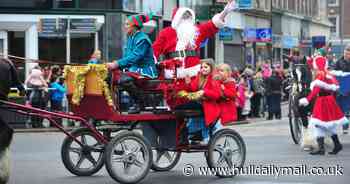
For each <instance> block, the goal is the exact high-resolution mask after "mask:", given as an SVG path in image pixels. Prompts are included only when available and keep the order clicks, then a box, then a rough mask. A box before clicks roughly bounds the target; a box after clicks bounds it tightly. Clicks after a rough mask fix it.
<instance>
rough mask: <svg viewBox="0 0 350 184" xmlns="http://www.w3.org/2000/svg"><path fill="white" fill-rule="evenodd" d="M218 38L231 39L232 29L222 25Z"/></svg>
mask: <svg viewBox="0 0 350 184" xmlns="http://www.w3.org/2000/svg"><path fill="white" fill-rule="evenodd" d="M219 40H225V41H231V40H233V29H232V28H229V27H224V28H222V29H220V30H219Z"/></svg>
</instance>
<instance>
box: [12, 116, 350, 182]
mask: <svg viewBox="0 0 350 184" xmlns="http://www.w3.org/2000/svg"><path fill="white" fill-rule="evenodd" d="M234 128H235V129H236V130H237V131H238V132H239V133H240V134H241V135H242V136H243V138H244V140H245V142H246V145H247V162H246V166H249V165H255V166H265V167H269V166H271V165H274V166H276V167H286V166H301V165H303V164H304V165H306V166H307V167H308V168H311V167H324V168H326V167H330V166H332V167H335V166H337V165H338V166H339V167H341V169H340V171H341V172H342V174H343V175H342V176H280V177H276V176H254V175H248V176H247V175H246V176H242V175H241V176H237V177H235V178H233V179H218V178H216V177H213V176H198V173H196V174H197V176H190V177H186V176H184V175H183V173H182V170H183V167H184V165H185V164H189V163H190V164H193V165H194V166H196V167H199V166H206V162H205V159H204V157H203V154H200V153H195V154H183V156H182V158H181V161H180V162H179V164H178V165H177V166H176V167H175V169H173V171H171V172H163V173H154V172H151V173H150V174H149V175H148V176H147V177H146V178H145V180H143V181H142V182H141V183H144V184H164V183H167V184H175V183H193V184H196V183H198V184H206V183H211V184H224V183H225V184H226V183H227V184H229V183H230V184H234V183H236V184H271V183H285V184H289V183H325V184H329V183H337V184H338V183H344V184H345V183H346V184H348V183H349V181H350V135H342V136H341V141H342V142H343V145H344V150H343V151H342V152H340V153H339V154H338V155H337V156H331V155H326V156H311V155H308V154H307V153H306V152H303V151H301V150H300V148H299V147H298V146H297V145H294V144H293V143H292V140H291V138H290V135H289V132H288V122H287V121H286V119H283V120H282V121H276V120H274V121H270V122H266V121H265V122H257V123H252V124H248V125H239V126H236V127H234ZM63 138H64V136H63V134H61V133H17V134H16V135H15V139H14V144H13V146H12V147H11V150H12V153H13V154H12V164H13V165H12V175H11V180H10V182H9V183H10V184H62V183H67V184H78V183H83V184H96V183H101V184H113V183H116V182H115V181H114V180H112V179H111V178H110V177H109V176H108V174H107V172H106V170H105V169H102V170H101V171H100V172H99V173H98V174H96V175H95V176H92V177H75V176H73V175H72V174H70V173H69V172H68V171H67V170H66V169H65V168H64V166H63V164H62V163H61V159H60V158H61V157H60V146H61V143H62V140H63ZM328 149H331V148H328Z"/></svg>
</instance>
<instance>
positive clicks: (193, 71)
mask: <svg viewBox="0 0 350 184" xmlns="http://www.w3.org/2000/svg"><path fill="white" fill-rule="evenodd" d="M200 69H201V65H200V64H198V65H195V66H192V67H189V68H183V67H181V68H177V78H179V79H184V78H185V77H186V76H190V77H194V76H196V75H197V74H198V73H199V71H200ZM174 73H175V71H174V70H169V69H165V70H164V77H165V78H166V79H173V78H174Z"/></svg>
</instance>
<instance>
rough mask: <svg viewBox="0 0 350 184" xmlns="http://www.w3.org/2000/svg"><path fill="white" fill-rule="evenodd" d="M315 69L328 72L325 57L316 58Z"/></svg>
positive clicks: (314, 61)
mask: <svg viewBox="0 0 350 184" xmlns="http://www.w3.org/2000/svg"><path fill="white" fill-rule="evenodd" d="M313 67H314V69H317V70H322V71H323V70H326V69H327V68H328V61H327V59H326V58H325V57H323V56H316V57H315V58H314V60H313Z"/></svg>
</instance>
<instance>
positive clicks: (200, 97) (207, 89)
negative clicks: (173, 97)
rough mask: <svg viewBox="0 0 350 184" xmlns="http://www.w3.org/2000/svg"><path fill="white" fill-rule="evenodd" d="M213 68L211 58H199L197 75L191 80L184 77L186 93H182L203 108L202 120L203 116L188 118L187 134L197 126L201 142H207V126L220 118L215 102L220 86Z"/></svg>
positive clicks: (195, 129)
mask: <svg viewBox="0 0 350 184" xmlns="http://www.w3.org/2000/svg"><path fill="white" fill-rule="evenodd" d="M214 69H215V65H214V60H213V59H203V60H201V69H200V72H199V74H198V75H197V77H196V78H195V79H193V80H191V79H190V77H186V79H185V82H186V85H187V90H186V91H187V95H186V94H185V95H182V96H186V97H187V98H188V99H190V100H191V101H192V103H193V102H195V103H197V104H199V106H200V107H201V108H202V109H203V112H204V120H203V118H189V121H188V122H187V126H188V131H189V134H191V133H194V132H195V131H197V130H198V127H199V129H201V130H202V137H203V141H202V142H201V143H202V144H207V143H208V141H209V128H211V127H213V126H215V125H216V123H217V121H218V120H219V118H220V107H219V104H218V103H217V100H219V99H220V96H221V95H220V86H219V83H218V81H216V80H214V79H213V71H214ZM188 92H189V93H188ZM180 96H181V95H180ZM192 106H193V105H192Z"/></svg>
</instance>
